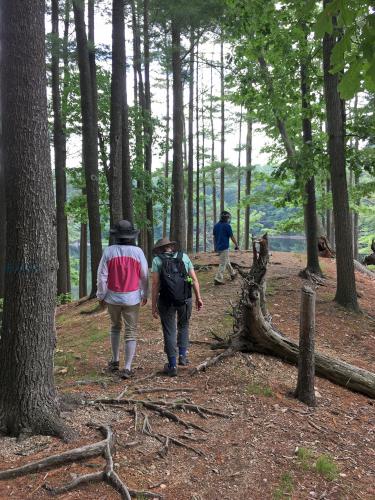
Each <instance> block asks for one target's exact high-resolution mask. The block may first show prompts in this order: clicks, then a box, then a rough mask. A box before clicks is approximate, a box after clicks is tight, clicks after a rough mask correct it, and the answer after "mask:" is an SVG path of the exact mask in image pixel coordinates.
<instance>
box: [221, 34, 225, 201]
mask: <svg viewBox="0 0 375 500" xmlns="http://www.w3.org/2000/svg"><path fill="white" fill-rule="evenodd" d="M220 98H221V99H220V100H221V132H220V162H221V167H220V210H221V211H223V210H224V206H225V189H224V184H225V168H224V162H225V106H224V42H223V40H221V44H220Z"/></svg>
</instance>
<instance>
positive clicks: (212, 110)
mask: <svg viewBox="0 0 375 500" xmlns="http://www.w3.org/2000/svg"><path fill="white" fill-rule="evenodd" d="M210 88H211V90H210V92H211V93H210V124H211V167H212V173H211V183H212V216H213V220H214V223H215V222H216V221H217V210H216V171H215V169H214V167H213V164H214V161H215V129H214V108H213V101H214V96H213V89H214V83H213V69H212V65H211V87H210Z"/></svg>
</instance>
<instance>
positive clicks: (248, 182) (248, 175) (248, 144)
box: [244, 116, 253, 250]
mask: <svg viewBox="0 0 375 500" xmlns="http://www.w3.org/2000/svg"><path fill="white" fill-rule="evenodd" d="M252 155H253V120H252V118H251V116H248V117H247V134H246V181H245V195H246V206H245V224H244V247H245V250H249V248H250V201H249V197H250V193H251V168H252Z"/></svg>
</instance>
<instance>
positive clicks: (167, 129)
mask: <svg viewBox="0 0 375 500" xmlns="http://www.w3.org/2000/svg"><path fill="white" fill-rule="evenodd" d="M165 40H167V36H166V37H165ZM166 46H167V41H166ZM166 74H167V75H166V80H167V83H166V86H167V89H166V91H167V95H166V100H167V103H166V105H167V116H166V124H165V164H164V177H165V187H166V188H167V186H168V178H169V133H170V117H169V114H170V99H169V94H170V78H169V69H168V66H167V68H166ZM168 205H169V204H167V203H166V204H164V208H163V238H165V237H166V235H167V216H168Z"/></svg>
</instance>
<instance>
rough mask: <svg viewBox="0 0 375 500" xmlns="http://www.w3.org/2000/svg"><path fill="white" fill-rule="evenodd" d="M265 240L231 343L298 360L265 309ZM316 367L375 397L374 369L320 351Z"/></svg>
mask: <svg viewBox="0 0 375 500" xmlns="http://www.w3.org/2000/svg"><path fill="white" fill-rule="evenodd" d="M265 241H266V240H265V239H263V240H262V243H261V249H260V252H259V255H256V258H255V259H254V263H253V266H252V268H251V270H250V271H249V273H248V274H247V275H245V277H244V283H243V285H242V292H241V298H240V301H239V304H238V306H237V307H236V310H235V324H234V333H233V336H232V338H231V344H230V345H231V348H232V349H235V350H240V351H244V352H258V353H261V354H268V355H271V356H276V357H278V358H281V359H283V360H284V361H288V362H290V363H293V364H297V363H298V354H299V349H298V345H297V344H296V343H295V342H293V341H292V340H290V339H288V338H287V337H285V336H283V335H282V334H281V333H279V332H278V331H276V330H275V329H274V328H273V326H272V324H270V323H269V322H268V321H266V320H265V318H264V314H263V312H262V308H261V289H262V283H263V282H264V280H265V275H266V271H267V255H268V249H267V242H266V245H264V242H265ZM315 371H316V373H317V374H318V375H320V376H322V377H324V378H327V379H328V380H331V381H332V382H334V383H336V384H338V385H341V386H343V387H345V388H347V389H350V390H353V391H357V392H360V393H362V394H365V395H367V396H369V397H371V398H374V397H375V374H374V373H371V372H368V371H366V370H363V369H361V368H357V367H355V366H353V365H350V364H348V363H345V362H343V361H340V360H338V359H334V358H331V357H329V356H326V355H325V354H319V353H316V354H315Z"/></svg>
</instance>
